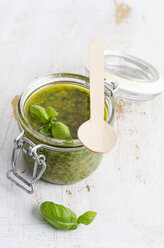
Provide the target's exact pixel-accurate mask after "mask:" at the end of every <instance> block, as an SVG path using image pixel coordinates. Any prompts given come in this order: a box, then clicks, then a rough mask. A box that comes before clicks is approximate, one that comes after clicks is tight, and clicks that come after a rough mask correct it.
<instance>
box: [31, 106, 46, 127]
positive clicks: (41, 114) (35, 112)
mask: <svg viewBox="0 0 164 248" xmlns="http://www.w3.org/2000/svg"><path fill="white" fill-rule="evenodd" d="M30 114H31V116H32V117H33V118H35V119H36V120H38V121H39V122H40V123H42V124H45V123H47V122H48V121H49V116H48V114H47V112H46V110H45V108H43V107H41V106H39V105H36V104H32V105H31V106H30Z"/></svg>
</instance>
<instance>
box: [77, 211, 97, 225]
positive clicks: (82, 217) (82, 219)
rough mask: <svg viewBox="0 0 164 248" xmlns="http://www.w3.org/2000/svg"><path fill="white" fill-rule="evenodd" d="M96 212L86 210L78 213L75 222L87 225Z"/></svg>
mask: <svg viewBox="0 0 164 248" xmlns="http://www.w3.org/2000/svg"><path fill="white" fill-rule="evenodd" d="M96 215H97V213H96V212H94V211H87V212H85V213H84V214H82V215H80V216H79V218H78V220H77V222H78V223H79V224H80V223H81V224H84V225H89V224H90V223H91V222H92V221H93V220H94V218H95V217H96Z"/></svg>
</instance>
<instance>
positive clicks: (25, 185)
mask: <svg viewBox="0 0 164 248" xmlns="http://www.w3.org/2000/svg"><path fill="white" fill-rule="evenodd" d="M85 68H86V69H87V71H88V66H87V62H85ZM104 77H105V78H104V81H105V89H104V92H105V106H106V110H107V111H106V112H107V113H106V115H107V117H106V121H107V123H109V124H111V125H112V124H113V120H114V102H113V94H114V95H115V97H120V98H124V99H128V100H133V101H134V100H135V101H146V100H151V99H153V98H154V97H156V96H158V95H159V94H161V93H162V92H163V91H164V84H163V78H162V77H161V76H160V75H159V73H158V71H157V70H156V68H155V67H154V66H152V65H151V64H149V63H147V62H146V61H144V60H141V59H139V58H137V57H134V56H131V55H128V54H124V53H120V52H117V51H110V50H105V51H104ZM60 82H64V83H69V84H73V85H78V86H81V87H83V88H85V89H89V78H88V77H84V76H81V75H77V74H69V73H61V74H51V75H48V76H45V77H40V78H38V79H36V80H34V81H33V83H32V84H31V85H30V86H29V88H28V89H26V90H25V91H24V92H23V94H22V95H21V97H20V99H19V102H18V111H17V112H18V126H19V129H20V131H21V134H20V135H19V136H18V137H17V138H16V139H15V142H14V149H13V153H12V159H11V163H12V169H11V170H9V171H8V172H7V177H8V178H9V179H10V180H11V181H13V182H14V183H15V184H16V185H17V186H19V187H20V188H22V189H24V190H25V191H27V192H28V193H33V190H34V186H33V185H34V183H35V182H36V181H37V180H39V179H40V178H42V179H43V180H45V181H47V182H51V183H56V184H70V183H73V182H76V181H78V180H81V179H83V178H85V177H87V176H89V175H90V174H91V173H92V172H93V171H94V170H95V169H96V168H97V167H98V165H99V164H100V161H101V158H102V155H101V154H97V153H93V152H91V151H89V150H87V149H86V148H85V147H84V146H83V145H82V144H81V143H80V141H79V140H78V139H74V140H73V142H68V141H65V140H59V139H54V138H51V137H47V136H44V135H42V134H40V133H39V132H37V131H36V130H35V129H34V128H33V127H32V126H30V125H29V123H28V122H27V120H26V118H25V115H24V108H25V105H26V101H27V99H28V98H29V97H30V96H31V94H32V93H33V92H35V91H36V90H38V89H40V88H42V87H45V86H46V85H49V84H52V83H53V84H55V83H60ZM118 86H119V87H118ZM117 89H118V90H117ZM20 152H22V154H23V156H24V162H25V163H26V166H28V167H30V169H31V170H32V171H33V174H32V179H31V180H30V181H27V180H26V179H25V178H23V177H22V176H21V175H20V174H19V173H18V159H19V156H20Z"/></svg>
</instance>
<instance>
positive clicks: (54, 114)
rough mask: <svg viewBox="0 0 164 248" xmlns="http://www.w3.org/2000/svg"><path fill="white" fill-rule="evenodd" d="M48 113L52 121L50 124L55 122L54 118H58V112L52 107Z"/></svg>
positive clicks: (48, 109)
mask: <svg viewBox="0 0 164 248" xmlns="http://www.w3.org/2000/svg"><path fill="white" fill-rule="evenodd" d="M46 112H47V114H48V116H49V119H50V122H52V121H53V120H54V118H55V117H56V116H58V113H57V112H56V110H55V109H54V108H52V107H51V106H49V107H48V108H47V109H46Z"/></svg>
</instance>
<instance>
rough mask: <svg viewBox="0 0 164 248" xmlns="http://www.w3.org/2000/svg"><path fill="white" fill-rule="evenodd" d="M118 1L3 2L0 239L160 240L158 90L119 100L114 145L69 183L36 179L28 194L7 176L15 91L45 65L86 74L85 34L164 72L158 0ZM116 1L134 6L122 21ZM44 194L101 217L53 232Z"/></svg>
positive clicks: (123, 246)
mask: <svg viewBox="0 0 164 248" xmlns="http://www.w3.org/2000/svg"><path fill="white" fill-rule="evenodd" d="M115 3H116V2H114V1H113V0H96V1H95V0H90V1H88V0H83V1H81V0H80V1H75V0H63V1H54V0H49V1H45V0H40V1H37V0H28V1H27V0H15V1H14V2H13V1H12V0H5V1H3V0H0V116H1V121H0V161H1V163H0V202H1V204H0V247H5V248H36V247H39V248H43V247H44V248H45V247H46V248H49V247H50V248H65V247H67V248H84V247H85V248H92V247H93V248H116V247H117V248H138V247H140V248H157V247H158V248H163V247H164V197H163V196H164V166H163V161H164V152H163V150H164V128H163V127H164V107H163V106H164V95H161V96H159V97H157V98H156V99H154V100H153V101H150V102H130V101H129V102H128V101H124V100H120V99H116V118H115V128H116V130H117V132H118V135H119V141H118V145H117V147H116V148H115V149H114V150H113V151H112V152H111V153H109V154H106V155H104V158H103V161H102V163H101V165H100V167H99V168H98V169H97V170H96V172H95V173H94V174H92V175H91V176H90V177H89V178H87V179H85V180H83V181H81V182H79V183H76V184H73V185H68V186H65V185H64V186H59V185H52V184H48V183H45V182H42V181H39V183H37V185H36V187H35V193H34V194H33V195H27V194H26V193H24V192H23V191H21V190H20V189H18V188H17V187H15V186H14V185H13V184H12V183H11V182H10V181H8V180H7V178H6V171H7V169H9V168H10V156H11V151H12V146H13V140H14V138H15V137H16V136H17V135H18V133H19V132H18V129H17V124H16V121H15V118H14V116H13V110H12V105H11V101H12V99H13V98H14V96H16V95H19V94H21V92H22V91H23V90H24V89H25V88H26V87H27V86H28V85H29V83H30V82H31V80H32V79H34V78H35V77H38V76H40V75H43V74H46V73H55V72H73V73H80V74H84V75H85V74H86V72H85V70H84V60H85V59H86V57H87V56H88V55H87V48H88V42H89V41H90V40H91V39H101V41H102V42H103V44H104V47H105V49H113V50H120V51H124V52H127V53H131V54H133V55H136V56H139V57H141V58H143V59H145V60H147V61H149V62H150V63H152V64H153V65H155V66H156V67H157V68H158V70H159V71H160V73H161V74H162V75H163V74H164V62H163V57H164V56H163V55H164V52H163V51H164V49H163V44H164V33H163V32H162V30H161V25H162V24H163V22H164V16H163V8H164V3H163V1H162V0H158V1H153V0H145V1H134V0H131V1H129V0H126V1H123V2H122V1H117V6H116V4H115ZM121 4H124V5H121ZM119 5H120V6H128V7H129V9H130V13H129V15H128V16H126V18H123V19H121V22H119V25H118V24H117V23H116V22H117V21H116V20H117V19H116V16H115V15H116V7H118V6H119ZM120 15H122V16H123V13H122V14H120ZM119 20H120V19H119ZM22 172H23V173H24V174H23V175H25V173H28V171H27V168H23V167H22ZM88 189H89V190H88ZM45 200H50V201H54V202H56V203H60V204H63V205H65V206H68V207H70V208H71V209H72V210H73V211H75V212H76V213H77V215H80V214H82V213H83V212H84V211H87V210H94V211H97V212H98V215H97V217H96V219H95V221H94V222H93V223H92V224H91V225H89V226H87V227H86V226H83V225H81V226H79V228H78V229H77V230H74V231H70V232H61V231H56V230H54V229H53V228H52V227H51V226H49V225H47V224H46V223H45V222H44V220H43V219H42V218H41V216H40V214H39V205H40V203H41V202H42V201H45Z"/></svg>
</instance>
